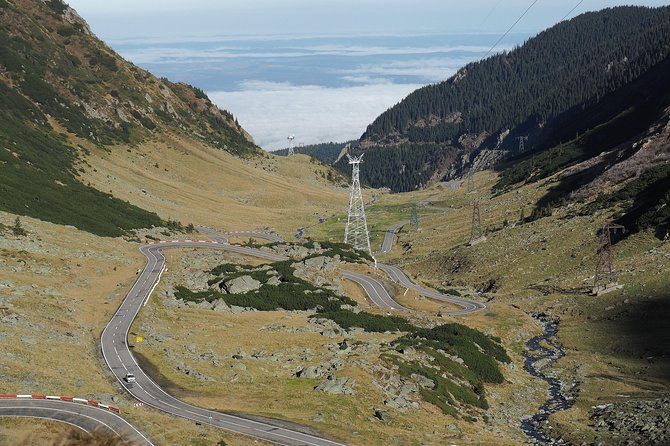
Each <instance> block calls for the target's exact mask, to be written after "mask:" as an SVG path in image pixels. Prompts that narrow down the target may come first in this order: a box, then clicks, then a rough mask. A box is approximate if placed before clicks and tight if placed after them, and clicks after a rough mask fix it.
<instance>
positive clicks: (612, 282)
mask: <svg viewBox="0 0 670 446" xmlns="http://www.w3.org/2000/svg"><path fill="white" fill-rule="evenodd" d="M624 229H625V228H624V227H623V226H621V225H615V224H612V223H607V224H606V225H605V226H603V228H602V229H601V232H600V243H599V245H598V253H597V254H598V261H597V263H596V275H595V277H594V278H593V294H595V295H598V294H602V293H603V292H607V291H610V290H614V289H617V288H620V287H619V284H618V283H617V280H616V273H615V271H614V250H613V249H612V232H616V231H619V230H621V231H623V230H624Z"/></svg>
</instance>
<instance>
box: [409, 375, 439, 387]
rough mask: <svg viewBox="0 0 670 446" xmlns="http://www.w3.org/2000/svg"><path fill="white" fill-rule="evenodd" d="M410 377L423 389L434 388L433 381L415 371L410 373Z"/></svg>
mask: <svg viewBox="0 0 670 446" xmlns="http://www.w3.org/2000/svg"><path fill="white" fill-rule="evenodd" d="M411 378H412V379H413V380H414V381H415V382H416V383H417V384H418V385H420V386H421V387H423V388H424V389H434V388H435V382H434V381H433V380H432V379H430V378H426V377H425V376H423V375H418V374H416V373H412V375H411Z"/></svg>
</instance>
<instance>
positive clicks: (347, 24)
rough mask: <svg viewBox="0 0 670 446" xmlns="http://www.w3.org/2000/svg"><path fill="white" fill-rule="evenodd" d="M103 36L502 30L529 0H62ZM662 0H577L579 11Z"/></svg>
mask: <svg viewBox="0 0 670 446" xmlns="http://www.w3.org/2000/svg"><path fill="white" fill-rule="evenodd" d="M578 2H579V1H578V0H540V1H539V2H538V3H537V4H536V5H535V6H534V8H533V9H532V10H531V11H530V12H529V13H528V15H527V17H526V18H525V19H524V20H523V21H522V22H520V23H519V25H518V27H517V31H522V32H537V31H540V30H542V29H544V28H547V27H549V26H551V25H553V24H554V23H556V22H557V21H558V20H560V19H561V18H562V17H563V16H564V15H565V14H567V13H568V11H570V9H572V8H573V7H574V6H575V5H576V4H577V3H578ZM68 3H69V4H70V5H71V6H72V7H74V8H75V9H76V10H77V11H79V12H80V14H82V15H83V16H84V18H86V19H87V20H88V21H89V23H90V24H91V25H92V26H93V29H94V31H95V32H96V33H98V35H100V36H101V37H102V38H103V39H105V40H114V39H122V38H128V37H139V36H142V37H145V36H151V37H160V38H170V39H172V38H178V37H180V36H211V35H240V34H245V35H287V34H288V35H295V34H298V35H305V34H352V33H354V34H371V33H372V34H380V33H390V34H398V33H452V32H463V31H467V32H476V33H480V32H501V31H505V30H506V29H507V28H508V27H509V26H510V25H511V24H512V23H513V22H514V21H515V20H516V18H518V17H519V16H520V15H521V13H522V12H523V10H524V9H526V8H527V7H528V6H529V5H530V4H531V1H530V0H504V1H503V0H413V1H407V0H189V1H183V0H140V1H137V0H105V1H104V2H101V1H97V0H70V1H68ZM623 4H640V5H647V6H661V5H664V4H667V2H664V1H658V0H647V1H631V0H623V1H621V0H585V1H583V3H582V4H581V5H580V6H579V7H578V8H577V9H576V10H575V13H581V12H584V11H587V10H598V9H602V8H605V7H608V6H615V5H623Z"/></svg>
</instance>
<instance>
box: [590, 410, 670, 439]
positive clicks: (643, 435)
mask: <svg viewBox="0 0 670 446" xmlns="http://www.w3.org/2000/svg"><path fill="white" fill-rule="evenodd" d="M591 420H592V422H593V424H594V429H595V431H596V432H598V433H599V434H600V435H602V437H603V440H605V438H604V437H608V438H616V444H625V445H638V444H645V445H666V444H669V443H670V399H669V398H658V399H655V400H650V401H625V402H620V403H614V404H603V405H600V406H595V407H593V411H592V412H591ZM605 443H607V441H605Z"/></svg>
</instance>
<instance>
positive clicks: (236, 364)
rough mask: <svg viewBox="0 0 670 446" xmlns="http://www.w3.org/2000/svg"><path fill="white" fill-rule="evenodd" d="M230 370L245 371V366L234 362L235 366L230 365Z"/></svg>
mask: <svg viewBox="0 0 670 446" xmlns="http://www.w3.org/2000/svg"><path fill="white" fill-rule="evenodd" d="M230 368H231V369H233V370H246V369H247V366H246V365H244V363H243V362H236V363H235V364H233V365H231V366H230Z"/></svg>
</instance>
